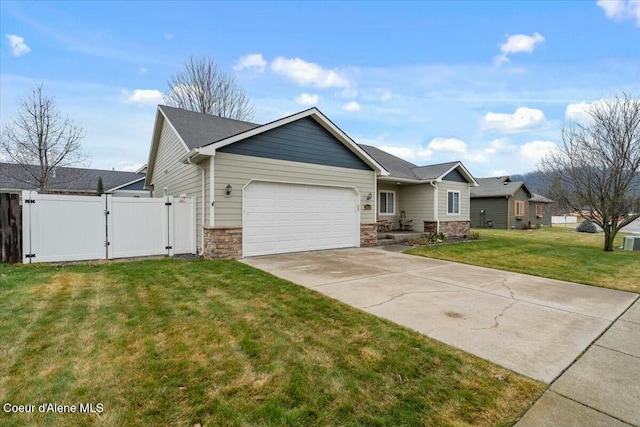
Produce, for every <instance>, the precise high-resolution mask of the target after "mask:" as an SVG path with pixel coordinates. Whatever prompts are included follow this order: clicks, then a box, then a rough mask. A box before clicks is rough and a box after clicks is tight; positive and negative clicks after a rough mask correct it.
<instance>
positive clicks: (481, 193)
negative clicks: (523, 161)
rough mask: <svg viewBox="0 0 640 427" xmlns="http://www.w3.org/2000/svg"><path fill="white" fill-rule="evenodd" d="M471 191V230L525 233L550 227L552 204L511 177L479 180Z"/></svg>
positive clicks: (549, 200)
mask: <svg viewBox="0 0 640 427" xmlns="http://www.w3.org/2000/svg"><path fill="white" fill-rule="evenodd" d="M477 181H478V184H479V185H478V186H477V187H475V188H473V189H472V190H471V226H472V227H478V228H500V229H522V228H528V227H529V226H531V227H550V226H551V213H550V212H548V205H549V204H551V203H553V200H551V199H548V198H546V197H544V196H541V195H539V194H535V193H533V192H531V191H530V190H529V188H528V187H527V185H526V184H525V183H524V182H523V181H511V178H509V177H508V176H501V177H491V178H478V179H477Z"/></svg>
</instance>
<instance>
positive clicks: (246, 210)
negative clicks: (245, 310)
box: [242, 181, 360, 257]
mask: <svg viewBox="0 0 640 427" xmlns="http://www.w3.org/2000/svg"><path fill="white" fill-rule="evenodd" d="M358 199H359V196H358V193H357V191H356V190H355V188H351V187H332V186H321V185H308V184H293V183H280V182H266V181H251V182H250V183H249V184H247V186H246V187H245V188H244V189H243V193H242V228H243V232H242V250H243V256H245V257H247V256H256V255H269V254H279V253H287V252H301V251H313V250H321V249H337V248H348V247H357V246H360V220H359V219H360V213H359V212H358Z"/></svg>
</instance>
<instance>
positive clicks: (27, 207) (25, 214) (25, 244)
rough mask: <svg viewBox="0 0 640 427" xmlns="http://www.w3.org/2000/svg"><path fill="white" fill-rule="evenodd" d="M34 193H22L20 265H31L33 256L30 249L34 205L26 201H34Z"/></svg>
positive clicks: (24, 191)
mask: <svg viewBox="0 0 640 427" xmlns="http://www.w3.org/2000/svg"><path fill="white" fill-rule="evenodd" d="M35 194H37V193H35V192H33V196H32V192H31V191H27V190H23V191H22V263H23V264H31V254H33V250H32V249H33V248H32V247H31V215H32V213H33V212H32V207H33V206H34V203H27V202H28V201H31V200H35Z"/></svg>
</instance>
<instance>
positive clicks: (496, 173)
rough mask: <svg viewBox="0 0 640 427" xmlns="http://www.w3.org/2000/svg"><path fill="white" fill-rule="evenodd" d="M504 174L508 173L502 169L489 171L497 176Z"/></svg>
mask: <svg viewBox="0 0 640 427" xmlns="http://www.w3.org/2000/svg"><path fill="white" fill-rule="evenodd" d="M505 175H509V172H507V171H506V170H504V169H496V170H492V171H491V176H495V177H498V176H505Z"/></svg>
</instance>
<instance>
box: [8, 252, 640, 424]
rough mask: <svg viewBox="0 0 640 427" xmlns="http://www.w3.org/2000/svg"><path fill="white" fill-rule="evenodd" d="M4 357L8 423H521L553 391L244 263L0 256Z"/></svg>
mask: <svg viewBox="0 0 640 427" xmlns="http://www.w3.org/2000/svg"><path fill="white" fill-rule="evenodd" d="M480 245H482V243H480ZM461 246H462V245H461ZM464 246H467V245H464ZM478 247H479V248H480V246H478ZM636 259H637V258H636ZM0 359H1V360H2V363H1V364H0V404H2V405H3V408H4V405H5V403H10V404H11V405H34V406H35V408H34V409H35V413H33V414H9V413H6V412H5V410H4V409H3V410H2V411H0V424H2V425H5V426H18V425H51V426H53V425H55V426H60V425H62V426H64V425H74V426H76V425H105V426H123V425H127V426H129V425H145V426H146V425H180V426H188V425H194V424H196V423H200V424H202V425H203V426H204V425H212V426H213V425H215V426H224V425H230V426H231V425H235V426H240V425H263V426H267V425H300V426H313V425H321V426H325V425H393V426H399V425H407V426H414V425H456V426H464V425H474V426H476V425H511V424H512V423H513V422H514V421H515V420H517V419H518V417H520V416H521V415H522V414H523V413H524V411H525V410H526V409H528V407H529V406H530V404H531V402H532V401H534V400H535V399H537V398H538V397H539V396H540V394H541V393H542V392H543V390H544V385H543V384H542V383H538V382H535V381H533V380H530V379H528V378H525V377H522V376H520V375H517V374H514V373H512V372H510V371H507V370H505V369H503V368H500V367H497V366H495V365H493V364H491V363H489V362H486V361H484V360H481V359H478V358H476V357H473V356H470V355H468V354H466V353H464V352H462V351H459V350H456V349H453V348H451V347H449V346H446V345H443V344H440V343H438V342H436V341H433V340H430V339H428V338H426V337H424V336H422V335H420V334H418V333H414V332H411V331H409V330H407V329H404V328H402V327H399V326H396V325H395V324H392V323H391V322H388V321H385V320H381V319H378V318H376V317H374V316H371V315H368V314H366V313H363V312H360V311H358V310H355V309H352V308H350V307H348V306H346V305H344V304H341V303H339V302H337V301H334V300H331V299H328V298H326V297H323V296H321V295H320V294H318V293H315V292H313V291H311V290H308V289H306V288H303V287H300V286H296V285H293V284H291V283H289V282H286V281H283V280H280V279H277V278H275V277H273V276H270V275H268V274H266V273H263V272H261V271H258V270H256V269H253V268H251V267H249V266H246V265H243V264H241V263H238V262H234V261H223V262H214V261H188V262H187V261H176V260H153V261H151V260H150V261H136V262H118V263H97V264H77V265H67V266H53V265H49V266H46V265H38V266H21V265H18V266H6V265H0ZM42 403H55V404H60V405H68V406H67V408H68V410H70V408H71V407H72V406H75V407H76V410H78V409H79V406H78V405H79V404H81V403H82V404H84V405H86V404H92V405H93V409H94V410H95V412H94V413H90V414H86V413H85V414H80V413H77V412H76V413H39V412H38V406H39V405H40V404H42ZM98 404H99V405H100V406H98ZM84 409H86V407H84Z"/></svg>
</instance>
